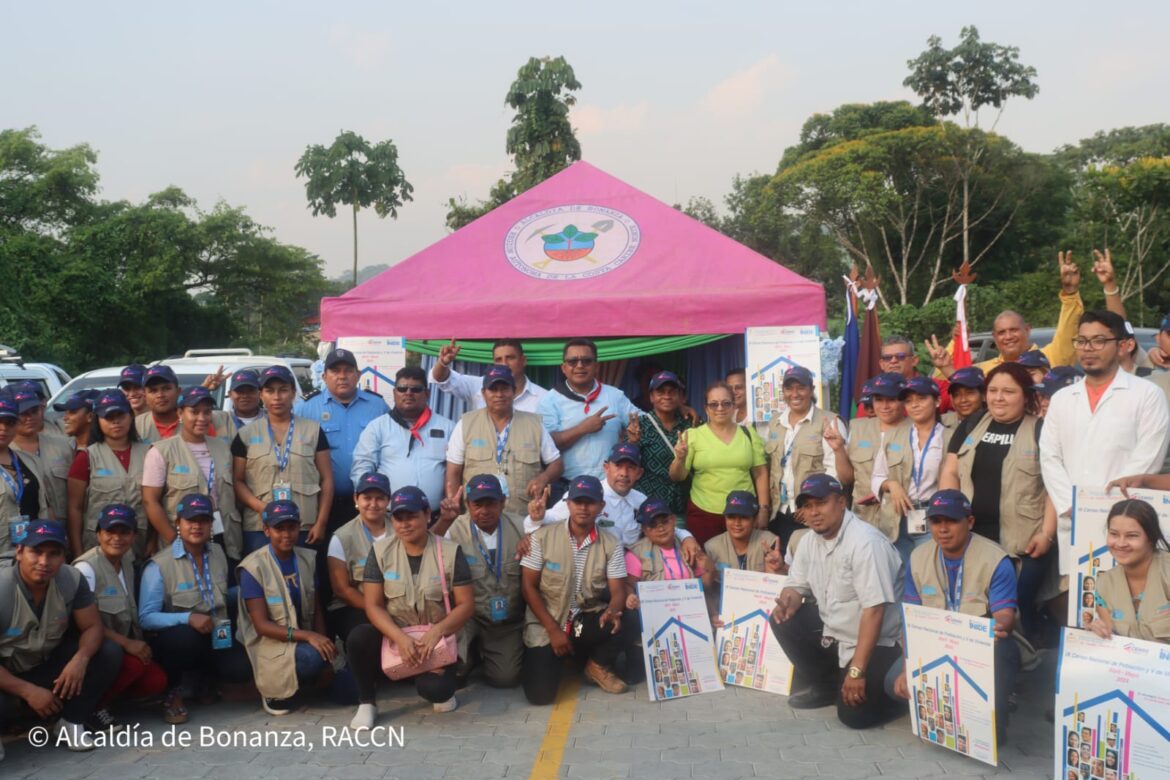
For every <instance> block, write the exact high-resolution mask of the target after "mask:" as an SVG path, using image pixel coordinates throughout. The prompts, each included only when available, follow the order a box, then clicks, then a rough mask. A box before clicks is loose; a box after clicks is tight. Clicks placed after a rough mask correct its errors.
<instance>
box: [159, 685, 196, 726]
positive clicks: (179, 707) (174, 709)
mask: <svg viewBox="0 0 1170 780" xmlns="http://www.w3.org/2000/svg"><path fill="white" fill-rule="evenodd" d="M190 717H191V716H190V715H189V714H188V713H187V708H186V707H185V706H183V699H182V697H181V696H179V695H178V694H177V693H174V692H172V693H170V694H168V695H167V697H166V699H164V700H163V720H165V721H166V722H167V723H170V724H171V725H174V726H177V725H179V724H181V723H186V722H187V721H188V720H189V719H190Z"/></svg>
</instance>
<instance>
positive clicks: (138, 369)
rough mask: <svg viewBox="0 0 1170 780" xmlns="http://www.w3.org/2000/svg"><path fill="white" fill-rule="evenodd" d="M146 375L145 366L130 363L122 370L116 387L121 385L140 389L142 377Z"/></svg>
mask: <svg viewBox="0 0 1170 780" xmlns="http://www.w3.org/2000/svg"><path fill="white" fill-rule="evenodd" d="M145 375H146V366H144V365H142V364H141V363H131V364H130V365H128V366H126V367H125V368H123V369H122V374H121V376H120V377H119V379H118V387H121V386H122V385H136V386H138V387H142V384H143V377H144V376H145Z"/></svg>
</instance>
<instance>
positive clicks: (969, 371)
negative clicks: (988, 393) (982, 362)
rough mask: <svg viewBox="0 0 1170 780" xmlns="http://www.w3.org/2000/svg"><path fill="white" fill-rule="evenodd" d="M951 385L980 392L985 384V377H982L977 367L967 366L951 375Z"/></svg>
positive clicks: (980, 369) (980, 370) (981, 370)
mask: <svg viewBox="0 0 1170 780" xmlns="http://www.w3.org/2000/svg"><path fill="white" fill-rule="evenodd" d="M951 384H952V385H958V386H959V387H970V388H973V389H975V390H982V389H983V388H984V386H986V384H987V377H986V376H984V375H983V369H982V368H979V367H978V366H967V367H966V368H960V369H958V370H957V371H955V373H953V374H951Z"/></svg>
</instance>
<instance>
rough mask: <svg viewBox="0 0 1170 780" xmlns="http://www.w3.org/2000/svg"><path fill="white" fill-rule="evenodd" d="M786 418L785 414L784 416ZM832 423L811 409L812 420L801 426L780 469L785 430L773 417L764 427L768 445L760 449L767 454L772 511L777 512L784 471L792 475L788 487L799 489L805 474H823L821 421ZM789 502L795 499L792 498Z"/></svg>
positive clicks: (824, 415) (779, 507)
mask: <svg viewBox="0 0 1170 780" xmlns="http://www.w3.org/2000/svg"><path fill="white" fill-rule="evenodd" d="M785 414H787V412H785ZM826 419H835V415H827V414H825V413H824V412H822V411H821V410H820V408H819V407H816V406H814V407H813V410H812V417H811V418H810V419H809V420H808V421H807V422H804V423H801V426H800V431H799V432H798V433H797V434H796V437H795V438H794V439H793V442H792V454H791V455H789V456H788V465H787V466H786V467H784V466H781V465H780V464H781V461H783V460H784V453H785V446H784V439H785V437H786V436H787V434H788V429H787V428H785V427H784V426H783V425H781V424H780V416H779V415H776V416H773V418H772V420H771V422H769V423H768V441H767V443H766V444H765V447H764V449H765V450H766V451H767V453H768V462H769V464H770V465H769V474H770V483H771V490H772V508H773V509H781V508H782V507H781V506H780V482H781V480H782V479H783V477H784V471H785V470H787V471H789V472H790V473H791V474H792V484H793V485H794V486H795V487H796V488H797V490H799V489H800V483H802V482H804V478H805V477H807V476H808V475H809V474H815V473H817V472H823V471H824V470H825V420H826ZM792 498H796V496H793V497H792Z"/></svg>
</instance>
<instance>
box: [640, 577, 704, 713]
mask: <svg viewBox="0 0 1170 780" xmlns="http://www.w3.org/2000/svg"><path fill="white" fill-rule="evenodd" d="M638 601H639V602H640V604H641V614H642V658H643V660H644V661H645V662H646V687H647V688H649V690H650V699H651V700H652V701H664V700H669V699H681V698H683V697H685V696H695V695H697V694H700V693H712V692H714V691H721V690H723V684H722V683H721V682H720V681H719V670H718V669H717V668H716V667H715V648H714V645H713V643H712V641H711V618H710V617H709V616H708V615H707V600H706V598H704V596H703V583H701V582H700V581H699V580H697V579H689V580H664V581H661V582H639V583H638Z"/></svg>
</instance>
